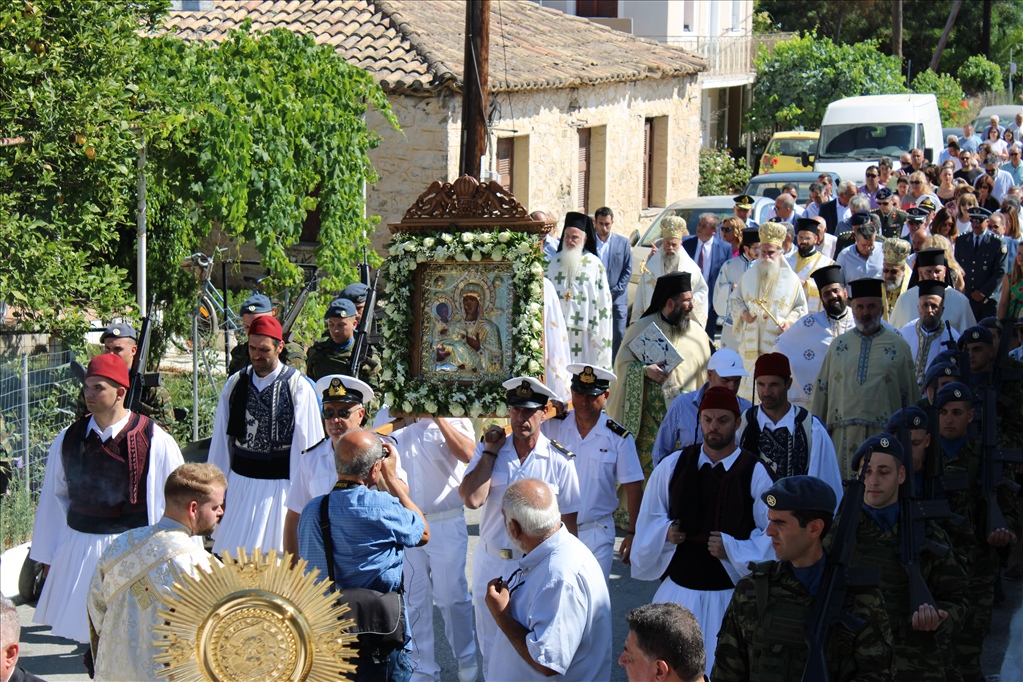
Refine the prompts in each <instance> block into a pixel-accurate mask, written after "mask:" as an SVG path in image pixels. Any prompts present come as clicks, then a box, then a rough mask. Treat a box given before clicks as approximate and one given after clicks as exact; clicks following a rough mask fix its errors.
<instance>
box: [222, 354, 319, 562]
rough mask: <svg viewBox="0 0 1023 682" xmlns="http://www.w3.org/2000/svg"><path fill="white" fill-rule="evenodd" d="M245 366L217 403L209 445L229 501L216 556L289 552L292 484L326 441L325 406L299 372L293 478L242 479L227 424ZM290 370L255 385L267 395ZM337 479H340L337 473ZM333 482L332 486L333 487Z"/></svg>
mask: <svg viewBox="0 0 1023 682" xmlns="http://www.w3.org/2000/svg"><path fill="white" fill-rule="evenodd" d="M250 367H251V365H250V366H249V367H246V368H245V369H243V370H242V371H240V372H236V373H234V374H232V375H231V376H230V377H228V380H227V383H226V384H224V390H223V391H221V393H220V401H219V402H218V403H217V414H216V417H215V418H214V420H213V438H212V440H211V441H210V457H209V462H210V463H211V464H216V465H217V466H218V467H220V470H221V471H223V472H224V475H226V476H227V498H226V499H225V504H224V516H223V518H222V519H221V520H220V525H219V526H217V529H216V530H215V531H213V540H214V543H213V552H214V553H215V554H221V553H222V552H225V551H226V552H230V553H232V554H233V553H234V552H236V551H237V550H238V548H239V547H244V548H245V549H246V551H248V552H252V551H255V550H257V548H258V549H260V550H262V551H263V552H269V551H270V550H271V549H276V550H277V551H278V552H281V551H283V550H284V517H285V514H286V513H287V508H286V507H285V500H286V499H287V496H288V489H289V488H290V487H291V480H292V479H293V478H295V476H296V473H297V469H298V463H299V460H300V458H301V456H302V453H303V452H304V451H306V450H307V449H309V448H310V447H311V446H313V445H314V444H316V443H318V442H319V441H320V440H322V439H323V422H322V421H321V419H320V403H319V400H318V398H317V396H316V391H315V390H314V389H313V387H312V385H310V383H309V380H308V379H306V377H305V375H304V374H302V373H301V372H299V371H296V372H295V373H294V374H293V375H292V377H291V379H290V388H291V399H292V402H293V404H294V408H295V413H294V421H295V432H294V435H293V436H292V439H291V459H290V462H289V471H290V474H289V476H288V478H281V479H260V478H249V477H248V476H242V475H241V474H238V473H235V472H234V471H232V470H231V454H230V450H229V447H228V441H229V436H228V435H227V422H228V417H229V413H230V405H229V403H230V400H231V393H232V391H233V390H234V387H235V386H236V385H237V384H238V380H239V379H240V378H242V377H246V378H247V377H248V375H249V372H250V369H249V368H250ZM285 367H287V365H285V364H284V363H282V362H278V363H277V367H276V368H275V369H274V370H273V371H272V372H270V374H268V375H266V376H265V377H259V376H256V375H255V373H253V374H252V384H253V386H254V387H255V388H256V390H257V391H260V392H262V391H263V390H264V389H266V388H268V387H270V386H271V385H272V384H273V383H274V380H275V379H276V378H277V376H278V375H279V374H280V373H281V372H282V371H284V369H285ZM333 479H334V480H337V473H336V472H335V474H334V477H333ZM333 485H334V483H333V481H332V482H331V486H333Z"/></svg>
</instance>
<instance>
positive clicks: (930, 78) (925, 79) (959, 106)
mask: <svg viewBox="0 0 1023 682" xmlns="http://www.w3.org/2000/svg"><path fill="white" fill-rule="evenodd" d="M913 92H917V93H922V94H931V95H934V96H935V97H937V98H938V111H940V112H941V124H942V125H943V126H945V127H948V128H951V127H952V126H958V125H962V124H964V123H967V122H968V121H969V120H970V119H969V105H968V104H967V103H966V99H965V98H964V97H963V88H962V86H960V85H959V81H958V80H956V79H955V78H953V77H952V76H950V75H949V74H947V73H942V74H937V73H934V72H933V71H931V70H930V69H927V70H926V71H921V72H920V73H918V74H917V75H916V78H914V79H913Z"/></svg>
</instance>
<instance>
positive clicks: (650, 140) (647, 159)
mask: <svg viewBox="0 0 1023 682" xmlns="http://www.w3.org/2000/svg"><path fill="white" fill-rule="evenodd" d="M653 170H654V120H653V119H652V118H648V119H646V120H645V121H644V122H643V202H642V203H643V208H650V205H651V204H652V203H653V196H654V179H653Z"/></svg>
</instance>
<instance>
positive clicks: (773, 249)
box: [728, 223, 807, 395]
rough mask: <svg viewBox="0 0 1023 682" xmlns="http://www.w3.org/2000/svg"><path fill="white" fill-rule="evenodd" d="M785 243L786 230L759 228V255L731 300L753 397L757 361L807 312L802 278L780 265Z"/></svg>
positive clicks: (745, 390) (745, 387)
mask: <svg viewBox="0 0 1023 682" xmlns="http://www.w3.org/2000/svg"><path fill="white" fill-rule="evenodd" d="M784 241H785V228H784V227H783V226H782V225H780V224H779V223H765V224H763V225H761V226H760V256H759V257H758V258H757V262H756V263H755V264H754V265H753V267H752V268H750V269H749V271H748V272H747V273H746V274H744V275H743V276H742V278H741V279H740V280H739V286H738V287H736V288H735V290H734V291H733V292H732V295H731V296H730V297H729V299H728V305H729V308H730V309H731V312H732V320H733V322H732V333H733V334H734V335H735V340H736V343H737V348H738V351H739V355H740V356H742V362H743V365H745V367H746V373H747V376H746V377H744V378H743V383H742V388H741V393H742V395H752V394H753V382H752V379H750V377H749V375H751V374H752V373H753V365H754V364H755V363H756V361H757V358H758V357H760V356H761V355H763V354H764V353H770V352H771V351H772V350H773V349H774V343H775V341H776V340H777V339H778V336H779V335H780V334H781V333H782V332H784V331H785V330H786V329H788V328H789V327H791V326H792V323H793V322H795V321H796V320H798V319H799V318H800V317H802V316H803V315H805V314H806V312H807V310H806V296H805V294H803V287H802V286H801V285H800V283H799V277H798V276H797V275H796V273H794V272H792V270H791V268H789V267H788V266H783V265H782V263H781V260H782V255H781V248H782V243H783V242H784Z"/></svg>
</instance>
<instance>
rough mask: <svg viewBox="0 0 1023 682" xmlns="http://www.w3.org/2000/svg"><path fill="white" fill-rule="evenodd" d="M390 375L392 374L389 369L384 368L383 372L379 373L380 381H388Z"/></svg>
mask: <svg viewBox="0 0 1023 682" xmlns="http://www.w3.org/2000/svg"><path fill="white" fill-rule="evenodd" d="M392 376H394V375H393V374H391V370H389V369H385V370H384V371H383V372H381V373H380V379H381V380H382V381H390V380H391V377H392Z"/></svg>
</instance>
